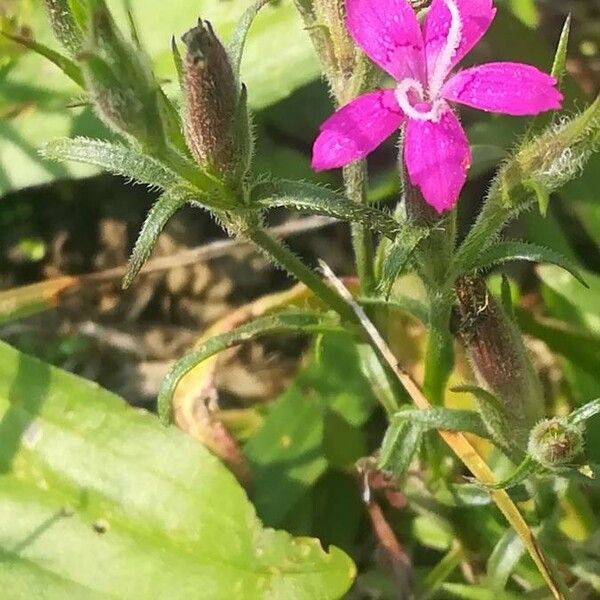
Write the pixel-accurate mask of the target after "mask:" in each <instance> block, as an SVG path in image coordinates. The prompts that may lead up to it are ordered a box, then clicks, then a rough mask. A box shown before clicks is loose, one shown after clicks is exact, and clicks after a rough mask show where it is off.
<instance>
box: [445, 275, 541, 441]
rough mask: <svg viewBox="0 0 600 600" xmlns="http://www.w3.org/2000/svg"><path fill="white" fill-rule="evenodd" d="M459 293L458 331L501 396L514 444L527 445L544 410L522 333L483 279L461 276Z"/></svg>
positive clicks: (480, 373) (485, 380)
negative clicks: (529, 435) (531, 432)
mask: <svg viewBox="0 0 600 600" xmlns="http://www.w3.org/2000/svg"><path fill="white" fill-rule="evenodd" d="M456 294H457V298H458V304H459V310H460V315H461V321H462V322H461V326H460V335H461V338H462V340H463V342H464V344H465V346H466V348H467V351H468V354H469V358H470V360H471V363H472V366H473V369H474V371H475V374H476V376H477V378H478V379H479V381H480V382H481V384H482V385H483V386H484V387H485V388H486V389H487V390H488V391H490V392H491V393H492V394H493V395H494V396H495V397H496V398H498V399H499V400H500V401H501V403H502V406H503V407H504V410H505V413H506V418H507V422H508V423H510V425H511V427H513V431H514V441H515V444H516V446H518V447H519V448H521V449H523V450H524V449H525V448H526V445H527V439H528V433H529V431H530V430H531V428H532V427H533V425H534V423H535V422H536V421H537V420H539V419H540V418H541V417H542V415H543V406H544V404H543V402H544V401H543V395H542V389H541V385H540V382H539V380H538V377H537V374H536V373H535V371H534V369H533V366H532V365H531V362H530V360H529V357H528V356H527V350H526V349H525V347H524V345H523V341H522V338H521V335H520V334H519V332H518V330H517V328H516V326H515V324H514V323H513V322H512V320H511V319H510V318H509V317H508V316H507V315H506V314H505V312H504V310H503V309H502V307H501V306H500V305H499V303H498V302H497V301H496V300H495V298H494V297H493V296H492V295H491V294H490V293H489V291H488V289H487V287H486V284H485V281H484V280H483V279H481V278H478V277H474V278H468V277H464V278H462V279H460V280H459V281H458V282H457V284H456Z"/></svg>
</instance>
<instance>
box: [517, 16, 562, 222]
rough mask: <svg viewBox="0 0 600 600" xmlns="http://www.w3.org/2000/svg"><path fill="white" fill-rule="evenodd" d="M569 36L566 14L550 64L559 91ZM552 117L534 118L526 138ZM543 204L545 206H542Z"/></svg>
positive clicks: (543, 200) (545, 115) (541, 197)
mask: <svg viewBox="0 0 600 600" xmlns="http://www.w3.org/2000/svg"><path fill="white" fill-rule="evenodd" d="M570 34H571V15H570V14H568V15H567V18H566V19H565V23H564V25H563V28H562V31H561V34H560V39H559V40H558V46H557V47H556V52H555V54H554V61H553V63H552V70H551V72H550V73H551V75H552V76H553V77H555V78H556V80H557V81H558V87H559V89H560V88H561V87H562V83H563V79H564V76H565V74H566V73H567V54H568V51H569V37H570ZM551 119H552V117H551V115H549V114H547V113H543V114H541V115H538V116H536V118H535V119H534V120H533V122H532V124H531V126H530V127H529V130H528V132H527V133H526V135H525V137H526V138H531V137H532V136H533V134H534V133H535V132H538V131H540V130H541V129H543V128H544V126H546V125H548V123H550V121H551ZM539 197H540V200H541V203H540V209H541V211H540V212H541V213H542V214H545V213H546V207H547V200H549V197H548V196H547V195H546V199H544V195H543V194H542V195H540V196H539ZM544 204H545V206H544Z"/></svg>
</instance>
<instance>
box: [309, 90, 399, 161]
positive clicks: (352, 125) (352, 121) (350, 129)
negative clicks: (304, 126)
mask: <svg viewBox="0 0 600 600" xmlns="http://www.w3.org/2000/svg"><path fill="white" fill-rule="evenodd" d="M403 119H404V114H403V113H402V111H401V110H400V108H399V107H398V103H397V102H396V97H395V95H394V90H377V91H375V92H369V93H368V94H364V95H363V96H359V97H358V98H356V99H355V100H352V102H350V103H349V104H346V106H343V107H342V108H340V109H339V110H338V111H337V112H336V113H334V114H333V115H331V117H329V119H327V121H325V122H324V123H323V124H322V125H321V133H320V135H319V137H318V138H317V139H316V141H315V143H314V146H313V158H312V167H313V169H315V171H324V170H325V169H335V168H336V167H343V166H344V165H347V164H348V163H351V162H352V161H354V160H358V159H359V158H364V157H365V156H366V155H367V154H369V152H371V151H373V150H375V148H377V146H379V144H381V142H383V140H385V139H386V138H387V137H388V136H390V135H391V134H392V133H393V132H394V131H395V130H396V129H398V128H399V127H400V125H401V124H402V121H403Z"/></svg>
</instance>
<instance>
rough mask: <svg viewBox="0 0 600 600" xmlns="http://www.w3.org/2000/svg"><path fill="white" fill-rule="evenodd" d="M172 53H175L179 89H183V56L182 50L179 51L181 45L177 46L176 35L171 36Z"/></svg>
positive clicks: (174, 59) (174, 60) (174, 61)
mask: <svg viewBox="0 0 600 600" xmlns="http://www.w3.org/2000/svg"><path fill="white" fill-rule="evenodd" d="M171 53H172V54H173V63H174V64H175V70H176V71H177V79H178V81H179V89H180V90H182V91H183V89H184V81H183V59H182V58H181V52H179V47H178V46H177V41H176V40H175V36H173V37H172V38H171Z"/></svg>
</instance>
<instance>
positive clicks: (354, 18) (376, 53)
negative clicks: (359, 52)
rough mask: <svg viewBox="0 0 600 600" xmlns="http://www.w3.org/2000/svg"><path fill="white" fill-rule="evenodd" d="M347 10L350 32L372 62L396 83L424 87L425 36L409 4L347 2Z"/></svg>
mask: <svg viewBox="0 0 600 600" xmlns="http://www.w3.org/2000/svg"><path fill="white" fill-rule="evenodd" d="M328 1H330V0H328ZM346 10H347V18H346V24H347V26H348V30H349V31H350V33H351V34H352V37H353V38H354V40H355V41H356V43H357V44H358V45H359V46H360V47H361V48H362V49H363V50H364V51H365V52H366V53H367V55H368V56H369V57H370V58H371V60H372V61H373V62H375V63H376V64H378V65H379V66H380V67H381V68H382V69H384V70H385V71H387V72H388V73H389V74H390V75H391V76H392V77H394V78H395V79H396V81H400V80H402V79H404V78H405V77H412V78H413V79H417V80H418V81H420V82H422V83H424V77H425V58H424V54H423V36H422V35H421V28H420V27H419V23H418V21H417V17H416V14H415V11H414V10H413V8H412V7H411V5H410V4H409V2H408V0H347V2H346Z"/></svg>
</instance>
